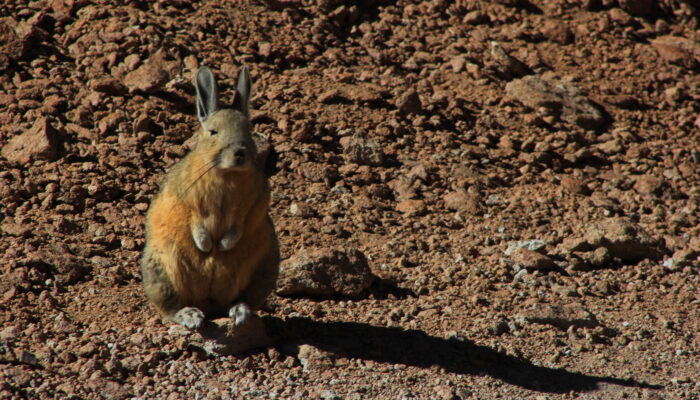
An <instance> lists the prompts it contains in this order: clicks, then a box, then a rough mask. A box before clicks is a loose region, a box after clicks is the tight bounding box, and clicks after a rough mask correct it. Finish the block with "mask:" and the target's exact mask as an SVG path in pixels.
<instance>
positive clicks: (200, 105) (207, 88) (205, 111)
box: [194, 67, 219, 123]
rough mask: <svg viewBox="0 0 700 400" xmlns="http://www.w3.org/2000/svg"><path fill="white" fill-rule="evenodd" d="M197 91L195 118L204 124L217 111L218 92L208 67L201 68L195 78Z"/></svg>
mask: <svg viewBox="0 0 700 400" xmlns="http://www.w3.org/2000/svg"><path fill="white" fill-rule="evenodd" d="M194 86H195V88H196V89H197V118H199V122H200V123H204V121H206V119H207V118H209V116H210V115H212V114H213V113H214V112H215V111H216V110H218V109H219V91H218V89H217V87H216V79H215V78H214V74H213V73H212V72H211V70H210V69H209V67H201V68H200V69H199V70H198V71H197V76H196V77H195V85H194Z"/></svg>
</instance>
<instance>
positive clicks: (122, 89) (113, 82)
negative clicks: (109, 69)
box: [90, 75, 128, 96]
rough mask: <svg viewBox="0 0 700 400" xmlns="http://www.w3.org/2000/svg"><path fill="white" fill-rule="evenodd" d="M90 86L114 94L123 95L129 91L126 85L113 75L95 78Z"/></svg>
mask: <svg viewBox="0 0 700 400" xmlns="http://www.w3.org/2000/svg"><path fill="white" fill-rule="evenodd" d="M90 88H91V89H92V90H95V91H98V92H102V93H106V94H109V95H113V96H123V95H125V94H127V93H128V89H127V88H126V86H124V85H123V84H122V83H121V82H120V81H119V80H118V79H117V78H115V77H113V76H111V75H107V76H102V77H99V78H95V79H93V80H92V81H91V82H90Z"/></svg>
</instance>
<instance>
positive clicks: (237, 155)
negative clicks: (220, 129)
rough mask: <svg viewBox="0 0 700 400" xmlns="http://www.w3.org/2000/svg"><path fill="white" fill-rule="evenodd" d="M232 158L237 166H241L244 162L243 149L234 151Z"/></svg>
mask: <svg viewBox="0 0 700 400" xmlns="http://www.w3.org/2000/svg"><path fill="white" fill-rule="evenodd" d="M233 158H234V160H236V163H237V164H242V163H243V162H244V161H245V149H236V151H234V152H233Z"/></svg>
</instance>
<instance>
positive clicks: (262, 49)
mask: <svg viewBox="0 0 700 400" xmlns="http://www.w3.org/2000/svg"><path fill="white" fill-rule="evenodd" d="M258 54H259V55H260V56H261V57H263V58H268V57H270V54H272V44H270V42H260V43H258Z"/></svg>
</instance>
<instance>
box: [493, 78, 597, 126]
mask: <svg viewBox="0 0 700 400" xmlns="http://www.w3.org/2000/svg"><path fill="white" fill-rule="evenodd" d="M506 93H507V95H508V96H509V97H511V98H513V99H515V100H517V101H519V102H521V103H523V104H524V105H526V106H528V107H530V108H532V109H534V110H537V109H540V108H544V109H547V110H550V111H551V112H553V113H558V112H561V116H562V119H563V120H565V121H567V122H569V123H571V124H575V125H578V126H580V127H582V128H584V129H599V128H601V127H602V126H603V125H605V124H606V122H607V119H606V116H605V114H603V112H602V111H601V110H600V109H599V108H598V106H596V105H595V104H593V102H591V101H590V100H589V99H588V98H586V97H585V96H583V95H582V94H581V93H580V91H579V89H578V88H576V87H575V86H573V85H571V84H569V83H565V82H561V81H554V80H546V79H543V78H541V77H539V76H535V75H528V76H526V77H524V78H522V79H515V80H513V81H511V82H508V84H506Z"/></svg>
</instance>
